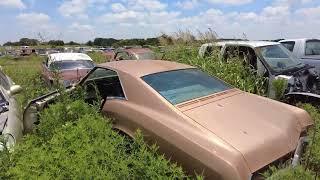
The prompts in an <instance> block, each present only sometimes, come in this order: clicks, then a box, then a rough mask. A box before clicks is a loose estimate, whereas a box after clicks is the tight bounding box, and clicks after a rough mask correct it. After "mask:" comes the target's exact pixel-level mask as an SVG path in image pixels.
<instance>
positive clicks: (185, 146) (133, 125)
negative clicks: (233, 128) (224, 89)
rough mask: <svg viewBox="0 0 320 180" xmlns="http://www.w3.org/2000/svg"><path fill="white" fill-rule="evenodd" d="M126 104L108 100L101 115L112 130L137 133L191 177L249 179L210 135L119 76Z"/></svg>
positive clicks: (233, 154)
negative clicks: (108, 118)
mask: <svg viewBox="0 0 320 180" xmlns="http://www.w3.org/2000/svg"><path fill="white" fill-rule="evenodd" d="M120 80H121V82H122V84H123V86H124V91H125V94H126V97H127V100H120V99H111V100H107V101H106V103H105V104H104V106H103V113H104V114H106V115H108V116H112V117H114V118H115V120H114V127H115V128H118V129H120V130H124V131H127V132H126V133H128V134H129V135H130V136H132V135H133V134H134V132H135V131H136V130H137V129H140V130H141V131H142V133H143V135H144V138H145V140H146V141H147V142H148V143H149V144H154V143H156V144H157V145H158V146H159V152H160V153H164V154H165V156H166V157H167V158H168V159H171V160H173V161H175V162H178V164H180V165H182V167H184V169H185V170H187V171H188V172H189V173H190V174H194V172H197V173H198V174H203V175H204V176H205V177H206V178H208V179H248V177H249V174H250V172H249V169H248V168H247V166H246V163H245V161H244V159H243V156H242V155H241V154H240V153H239V152H238V151H236V150H235V149H234V148H232V147H231V146H230V145H229V144H227V143H226V142H224V141H222V140H221V139H220V138H218V137H217V136H215V135H214V134H213V133H211V132H209V131H207V130H206V129H205V128H203V127H201V126H200V125H199V124H197V123H196V122H195V121H192V120H191V119H189V118H188V117H186V116H184V115H183V114H182V113H181V112H180V111H178V110H177V109H176V108H174V106H173V105H171V104H170V103H169V102H167V101H166V100H164V98H163V97H162V96H160V95H159V94H158V93H156V92H155V91H154V90H153V89H152V88H151V87H149V86H148V85H146V84H145V83H144V82H143V81H142V80H141V79H140V78H134V77H131V76H130V75H127V74H124V73H122V74H121V73H120Z"/></svg>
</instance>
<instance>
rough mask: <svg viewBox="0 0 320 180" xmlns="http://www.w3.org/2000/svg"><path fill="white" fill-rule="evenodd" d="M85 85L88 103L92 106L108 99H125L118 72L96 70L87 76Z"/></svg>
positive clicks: (102, 69)
mask: <svg viewBox="0 0 320 180" xmlns="http://www.w3.org/2000/svg"><path fill="white" fill-rule="evenodd" d="M83 85H84V86H83V87H84V88H85V92H86V101H87V102H88V103H90V104H93V103H94V102H97V101H98V102H101V100H106V99H107V98H121V99H124V98H125V95H124V92H123V89H122V85H121V83H120V79H119V76H118V74H117V72H115V71H112V70H109V69H104V68H96V69H95V70H94V71H93V72H91V73H90V74H89V75H88V76H87V78H86V79H85V81H84V83H83Z"/></svg>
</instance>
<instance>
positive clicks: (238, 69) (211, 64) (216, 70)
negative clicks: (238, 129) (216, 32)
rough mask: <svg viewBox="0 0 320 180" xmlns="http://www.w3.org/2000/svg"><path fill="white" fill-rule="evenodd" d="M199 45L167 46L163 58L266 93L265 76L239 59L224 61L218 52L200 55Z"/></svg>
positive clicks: (238, 85)
mask: <svg viewBox="0 0 320 180" xmlns="http://www.w3.org/2000/svg"><path fill="white" fill-rule="evenodd" d="M198 51H199V46H197V45H190V46H187V45H172V46H169V47H167V48H166V51H165V52H164V56H163V59H165V60H172V61H177V62H179V63H184V64H189V65H192V66H195V67H198V68H200V69H201V70H203V71H204V72H207V73H208V74H210V75H212V76H216V77H218V78H220V79H222V80H224V81H225V82H227V83H229V84H231V85H233V86H234V87H237V88H239V89H241V90H244V91H247V92H250V93H255V94H259V95H264V94H265V93H266V86H265V82H266V81H265V80H266V79H265V78H263V77H260V76H258V75H256V73H255V72H254V71H253V70H252V69H250V68H249V67H246V66H243V63H242V61H241V60H239V59H233V60H231V61H229V62H227V63H226V62H222V61H221V60H220V58H219V55H218V53H213V54H212V56H209V57H205V58H202V57H199V56H198Z"/></svg>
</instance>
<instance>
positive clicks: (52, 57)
mask: <svg viewBox="0 0 320 180" xmlns="http://www.w3.org/2000/svg"><path fill="white" fill-rule="evenodd" d="M48 57H49V60H48V64H51V63H52V62H56V61H67V60H69V61H79V60H80V61H81V60H84V61H92V59H91V58H90V57H89V56H88V55H86V54H83V53H52V54H49V55H48Z"/></svg>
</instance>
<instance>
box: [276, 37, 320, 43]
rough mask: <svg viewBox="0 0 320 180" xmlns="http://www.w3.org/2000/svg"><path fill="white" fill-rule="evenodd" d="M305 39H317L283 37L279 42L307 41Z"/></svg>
mask: <svg viewBox="0 0 320 180" xmlns="http://www.w3.org/2000/svg"><path fill="white" fill-rule="evenodd" d="M307 40H317V38H297V39H284V40H281V41H279V42H287V41H307Z"/></svg>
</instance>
